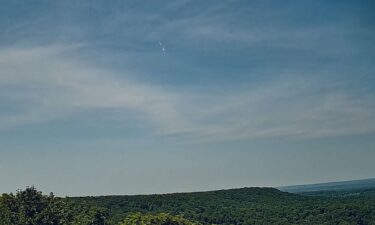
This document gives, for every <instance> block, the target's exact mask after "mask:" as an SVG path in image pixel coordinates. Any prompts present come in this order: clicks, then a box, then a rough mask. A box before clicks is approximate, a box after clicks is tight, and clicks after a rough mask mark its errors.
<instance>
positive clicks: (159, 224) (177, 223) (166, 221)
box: [121, 213, 200, 225]
mask: <svg viewBox="0 0 375 225" xmlns="http://www.w3.org/2000/svg"><path fill="white" fill-rule="evenodd" d="M150 224H154V225H200V223H198V222H192V221H189V220H187V219H184V218H182V217H181V216H172V215H169V214H167V213H159V214H142V213H133V214H130V215H129V216H127V217H126V218H125V220H124V221H123V222H122V223H121V225H150Z"/></svg>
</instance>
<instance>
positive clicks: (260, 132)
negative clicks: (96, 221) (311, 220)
mask: <svg viewBox="0 0 375 225" xmlns="http://www.w3.org/2000/svg"><path fill="white" fill-rule="evenodd" d="M374 11H375V4H374V3H373V2H372V1H354V0H353V1H330V2H327V1H304V2H301V1H283V2H279V1H220V2H217V1H204V2H202V1H35V2H21V1H1V3H0V27H1V29H0V180H1V185H0V192H14V191H16V190H17V189H22V188H24V187H26V186H30V185H35V186H36V187H37V188H38V189H40V190H42V191H44V192H54V193H55V194H57V195H60V196H64V195H71V196H78V195H109V194H142V193H167V192H191V191H202V190H216V189H223V188H238V187H245V186H282V185H292V184H304V183H317V182H329V181H341V180H352V179H362V178H372V177H375V175H374V171H375V164H374V163H373V161H374V159H375V149H374V148H375V79H374V78H375V73H374V72H375V66H374V65H375V62H374V61H375V41H374V40H375V13H373V12H374Z"/></svg>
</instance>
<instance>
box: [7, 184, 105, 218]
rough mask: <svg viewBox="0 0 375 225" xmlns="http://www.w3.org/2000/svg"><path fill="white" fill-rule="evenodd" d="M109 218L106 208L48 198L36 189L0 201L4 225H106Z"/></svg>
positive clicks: (9, 195)
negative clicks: (107, 217)
mask: <svg viewBox="0 0 375 225" xmlns="http://www.w3.org/2000/svg"><path fill="white" fill-rule="evenodd" d="M105 219H106V213H105V211H104V210H103V209H100V208H98V207H96V206H92V205H87V204H83V203H73V202H71V201H70V200H69V199H61V198H56V197H54V195H53V194H52V193H51V194H50V195H48V196H46V195H43V194H42V192H40V191H37V190H36V189H35V188H34V187H28V188H26V189H25V190H22V191H18V192H17V193H16V194H15V195H14V194H12V193H11V194H3V195H2V196H1V198H0V224H1V225H60V224H61V225H62V224H64V225H66V224H67V225H70V224H72V225H73V224H82V225H104V224H105Z"/></svg>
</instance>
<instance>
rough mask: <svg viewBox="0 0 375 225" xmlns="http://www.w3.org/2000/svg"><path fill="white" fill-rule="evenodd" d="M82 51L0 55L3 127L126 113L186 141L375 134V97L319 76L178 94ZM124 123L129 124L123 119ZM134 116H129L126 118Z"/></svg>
mask: <svg viewBox="0 0 375 225" xmlns="http://www.w3.org/2000/svg"><path fill="white" fill-rule="evenodd" d="M79 48H80V46H79V45H75V46H72V45H68V46H64V45H61V46H45V47H28V48H9V49H6V50H3V51H2V52H0V65H1V66H0V74H1V76H0V93H1V95H0V96H1V97H0V101H1V102H2V104H1V105H2V108H3V109H5V110H3V112H2V114H1V115H0V127H1V128H2V129H5V130H6V129H10V128H12V127H17V126H27V125H28V124H38V123H43V122H48V121H51V120H59V119H61V118H67V117H68V118H70V117H74V116H75V114H77V113H80V112H85V111H88V110H92V111H95V110H100V109H108V110H109V111H111V110H116V109H125V110H130V111H132V112H133V114H124V118H121V116H120V117H116V118H114V120H115V121H114V122H116V123H121V122H124V121H125V119H132V118H133V119H134V120H137V121H138V122H139V123H145V124H148V127H150V128H151V127H153V129H154V131H153V133H154V135H166V134H168V135H179V137H180V138H183V139H185V140H187V141H199V142H207V141H209V142H211V141H223V140H238V139H254V138H272V137H287V138H288V137H289V138H291V137H293V138H296V137H297V138H313V137H327V136H339V135H347V134H358V133H366V132H373V131H375V122H372V121H375V120H374V115H375V105H374V102H375V99H374V96H373V95H368V96H365V97H358V96H357V95H356V93H355V92H354V91H350V90H349V89H347V88H346V87H345V85H346V84H345V83H340V82H332V81H329V80H327V79H324V78H322V76H319V77H316V76H315V77H316V78H314V76H311V75H310V76H296V75H293V74H292V73H289V74H288V75H285V76H283V79H282V80H280V79H276V78H275V79H272V80H269V81H265V82H261V83H257V84H256V85H245V86H244V85H242V86H238V89H237V90H229V89H228V90H227V91H226V92H224V93H219V94H218V93H215V91H214V90H211V91H210V90H196V91H194V92H193V91H178V90H176V89H174V90H168V89H166V88H163V87H162V86H158V85H150V84H147V85H146V84H143V83H142V82H139V81H137V82H136V81H134V80H132V77H134V76H135V75H134V74H127V72H126V71H122V72H121V73H122V76H118V74H116V73H119V72H118V71H117V72H116V71H112V70H109V69H106V68H100V67H99V66H96V65H94V64H90V63H89V62H87V60H86V61H82V60H80V59H79V57H78V56H77V54H76V52H77V50H78V49H79ZM125 117H126V118H125ZM127 117H131V118H127Z"/></svg>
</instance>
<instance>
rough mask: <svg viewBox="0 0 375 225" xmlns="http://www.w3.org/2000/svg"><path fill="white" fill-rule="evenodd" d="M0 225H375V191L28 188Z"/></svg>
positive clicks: (0, 204) (9, 200)
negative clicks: (100, 192) (62, 192)
mask: <svg viewBox="0 0 375 225" xmlns="http://www.w3.org/2000/svg"><path fill="white" fill-rule="evenodd" d="M0 224H1V225H21V224H22V225H34V224H35V225H37V224H38V225H47V224H56V225H59V224H72V225H73V224H82V225H104V224H108V225H113V224H126V225H130V224H165V225H167V224H180V225H181V224H223V225H224V224H225V225H230V224H236V225H237V224H244V225H245V224H248V225H250V224H254V225H258V224H259V225H260V224H285V225H287V224H306V225H307V224H327V225H328V224H330V225H331V224H337V225H355V224H358V225H374V224H375V189H362V190H346V191H320V192H307V193H301V194H291V193H287V192H282V191H279V190H277V189H274V188H241V189H230V190H219V191H208V192H194V193H175V194H158V195H135V196H126V195H124V196H97V197H94V196H90V197H74V198H73V197H65V198H59V197H55V196H54V195H53V194H52V193H51V194H49V195H44V194H43V193H41V192H40V191H38V190H36V189H35V188H34V187H28V188H26V189H25V190H19V191H17V193H16V194H12V193H10V194H3V195H2V196H1V198H0Z"/></svg>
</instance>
